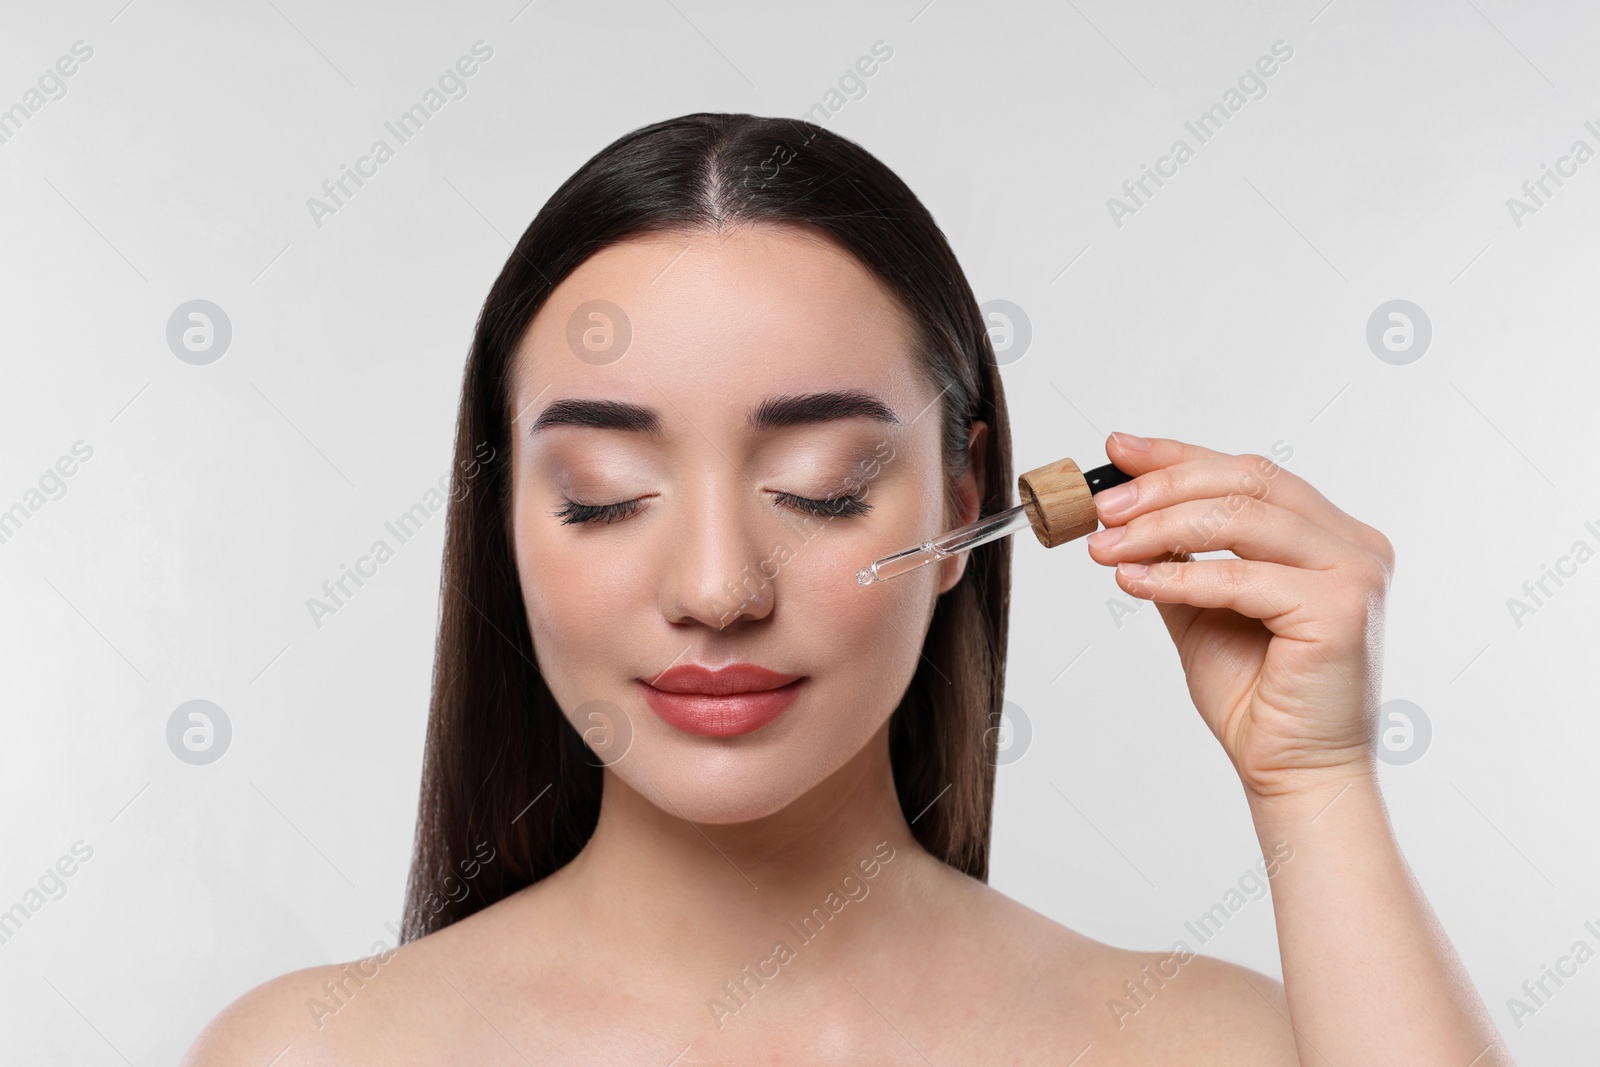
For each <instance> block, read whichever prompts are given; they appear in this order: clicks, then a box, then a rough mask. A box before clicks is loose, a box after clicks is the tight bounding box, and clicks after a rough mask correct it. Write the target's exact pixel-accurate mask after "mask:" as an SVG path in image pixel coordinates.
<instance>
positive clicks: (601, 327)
mask: <svg viewBox="0 0 1600 1067" xmlns="http://www.w3.org/2000/svg"><path fill="white" fill-rule="evenodd" d="M911 334H912V331H911V328H910V324H909V323H908V321H907V319H906V316H905V312H904V310H903V309H902V308H901V306H900V304H899V302H898V301H897V300H896V299H895V297H894V296H893V294H892V293H891V292H890V291H889V289H888V288H887V287H886V286H885V285H884V284H883V283H882V282H880V281H879V280H878V279H877V278H876V277H875V276H874V275H873V274H872V273H871V272H870V271H869V270H867V269H866V268H865V267H864V266H862V265H861V264H860V263H859V262H858V261H857V260H856V259H855V258H854V257H853V256H851V255H850V254H849V253H848V252H846V251H845V250H844V249H842V248H841V247H839V246H838V245H835V244H834V243H833V242H832V241H830V240H828V239H827V238H826V237H823V236H822V235H820V234H815V233H811V232H808V231H801V230H795V229H792V228H787V227H776V226H754V227H752V226H743V227H738V228H735V229H733V230H729V231H725V232H723V233H721V234H713V233H709V232H693V233H663V234H652V235H648V236H642V237H637V238H631V239H629V240H626V241H623V242H619V243H618V244H615V245H611V246H609V247H607V248H605V249H602V250H601V251H600V252H598V253H596V254H595V255H593V256H591V257H590V258H589V259H588V260H586V261H585V262H584V263H582V264H581V265H580V266H579V267H578V268H577V269H576V270H574V271H573V272H572V273H571V274H570V275H569V276H568V277H566V278H565V279H563V280H562V282H561V284H560V285H558V286H557V287H556V288H555V290H554V292H552V293H551V295H550V297H549V299H548V300H546V302H545V304H544V306H543V307H542V308H541V309H540V310H539V313H538V314H537V315H536V316H535V317H534V320H533V322H532V323H531V324H530V326H529V328H528V330H527V332H526V334H525V335H524V337H523V338H522V341H521V344H520V345H519V346H518V349H517V352H516V356H515V364H514V375H515V380H516V382H517V393H518V396H519V400H518V404H517V406H518V409H519V411H521V412H524V413H525V412H526V411H528V410H530V409H531V410H535V411H536V410H538V409H539V408H541V407H543V406H544V405H546V404H548V403H549V402H551V401H552V400H554V399H558V398H561V397H565V396H580V395H581V396H596V397H611V398H615V399H621V400H631V401H634V402H637V403H643V404H648V405H651V406H655V407H662V406H663V405H662V403H661V402H662V398H663V396H666V397H667V398H668V399H669V400H670V401H672V404H671V405H668V406H667V410H668V411H669V412H670V410H671V406H678V405H691V406H693V407H694V408H696V409H697V410H699V411H701V412H703V411H704V410H705V408H706V407H707V406H711V405H714V406H716V407H719V408H725V409H727V410H728V411H730V412H734V413H737V414H738V416H739V418H740V419H741V420H742V419H743V416H744V413H745V412H746V411H747V410H749V409H750V408H752V407H754V406H755V405H757V404H759V403H760V402H761V401H762V400H763V399H765V398H766V397H768V396H770V395H773V394H775V393H794V394H798V393H808V392H818V391H823V390H838V389H849V388H857V389H862V390H866V391H870V392H872V393H875V394H876V395H878V396H881V397H882V398H883V399H884V400H885V401H887V402H888V403H889V404H890V406H891V407H892V408H893V409H894V410H895V411H896V412H897V413H898V414H900V415H901V417H902V421H909V420H910V419H911V418H912V417H914V416H915V415H916V414H917V412H918V411H919V410H920V408H921V407H922V405H923V404H925V403H926V402H927V401H928V400H929V399H932V395H933V390H932V389H931V388H929V387H928V385H927V383H926V382H924V381H923V380H922V378H921V376H920V375H919V374H917V373H916V368H915V366H914V364H913V357H912V355H911V351H910V344H911ZM919 401H920V402H919ZM518 420H519V425H520V426H522V427H523V428H524V429H525V428H526V425H527V422H526V421H524V420H523V419H522V416H521V415H520V414H519V416H518Z"/></svg>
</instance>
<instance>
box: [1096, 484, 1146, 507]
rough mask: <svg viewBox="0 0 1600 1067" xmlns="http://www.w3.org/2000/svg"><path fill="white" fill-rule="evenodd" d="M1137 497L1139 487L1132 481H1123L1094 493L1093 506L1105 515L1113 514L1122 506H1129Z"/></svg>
mask: <svg viewBox="0 0 1600 1067" xmlns="http://www.w3.org/2000/svg"><path fill="white" fill-rule="evenodd" d="M1138 498H1139V487H1138V486H1137V485H1135V484H1134V483H1133V482H1123V483H1122V484H1121V485H1114V486H1112V487H1111V488H1110V489H1102V490H1100V491H1099V492H1098V493H1096V494H1095V495H1094V503H1095V507H1097V508H1099V509H1100V511H1101V512H1102V513H1104V514H1107V515H1112V514H1115V513H1116V512H1119V511H1121V510H1122V509H1123V508H1126V507H1131V506H1132V504H1133V502H1134V501H1135V500H1137V499H1138Z"/></svg>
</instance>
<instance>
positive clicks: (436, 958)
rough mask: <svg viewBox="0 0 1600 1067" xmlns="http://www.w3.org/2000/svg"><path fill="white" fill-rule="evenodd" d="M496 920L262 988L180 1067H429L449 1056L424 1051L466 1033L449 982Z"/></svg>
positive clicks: (468, 923)
mask: <svg viewBox="0 0 1600 1067" xmlns="http://www.w3.org/2000/svg"><path fill="white" fill-rule="evenodd" d="M491 913H495V914H491ZM498 917H499V916H498V913H497V910H496V908H495V907H494V906H491V907H490V908H487V909H485V910H484V911H481V912H478V913H476V914H475V915H471V916H468V917H467V918H465V919H462V920H461V921H459V922H457V923H454V924H452V925H450V926H447V927H445V928H443V929H442V930H439V931H436V932H434V933H432V934H429V935H427V936H425V937H422V938H418V939H417V940H415V941H411V942H407V943H406V944H403V945H400V946H399V947H397V948H383V946H375V947H377V948H380V949H382V950H381V951H378V952H376V953H375V954H374V955H371V956H366V957H363V958H361V959H358V960H352V961H350V962H348V963H342V964H329V965H326V966H319V967H308V968H305V969H303V970H298V971H291V972H290V973H288V974H284V975H280V976H279V977H277V978H273V979H271V980H270V981H267V982H263V983H262V984H260V985H258V986H256V987H255V988H254V989H251V990H249V991H248V992H246V993H244V994H243V995H242V996H240V997H239V998H238V999H236V1000H234V1001H233V1002H232V1003H231V1004H229V1005H228V1006H227V1007H226V1008H224V1009H223V1010H222V1011H221V1012H220V1013H219V1014H218V1015H217V1016H216V1018H214V1019H212V1020H211V1022H210V1023H209V1024H207V1026H206V1027H205V1029H204V1030H202V1031H201V1032H200V1034H199V1036H198V1037H197V1038H196V1039H195V1041H194V1044H193V1045H192V1046H191V1047H190V1049H189V1052H188V1055H187V1056H186V1057H185V1058H184V1060H183V1061H182V1064H181V1067H214V1065H215V1067H222V1065H229V1067H232V1065H235V1064H240V1063H259V1064H267V1063H271V1064H272V1065H273V1067H320V1065H322V1064H344V1065H350V1064H364V1063H382V1064H392V1063H402V1062H412V1061H413V1060H416V1059H418V1058H419V1057H420V1058H421V1060H422V1061H423V1062H426V1061H427V1058H428V1057H429V1056H431V1055H433V1053H435V1052H439V1051H443V1050H442V1049H430V1048H428V1047H427V1044H428V1042H429V1041H430V1040H431V1039H432V1038H439V1039H440V1040H441V1041H443V1040H445V1039H446V1038H447V1037H448V1035H450V1034H451V1033H453V1032H455V1031H457V1030H459V1028H460V1022H461V1020H460V1018H459V1016H460V1015H461V1012H462V1010H464V1006H463V1005H461V1004H459V1003H458V1002H457V1000H456V999H455V998H458V997H459V996H460V995H461V994H460V993H459V989H455V990H453V989H452V986H451V976H452V974H454V973H455V972H456V971H457V970H458V964H459V961H460V960H461V959H463V958H464V957H467V956H470V955H471V954H472V953H473V951H474V950H477V949H481V948H482V941H483V938H484V937H485V933H486V931H485V928H486V927H490V926H492V925H493V924H494V922H495V921H496V920H497V919H498ZM457 1051H460V1049H459V1048H458V1049H457Z"/></svg>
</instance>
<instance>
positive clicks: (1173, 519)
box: [1087, 483, 1361, 570]
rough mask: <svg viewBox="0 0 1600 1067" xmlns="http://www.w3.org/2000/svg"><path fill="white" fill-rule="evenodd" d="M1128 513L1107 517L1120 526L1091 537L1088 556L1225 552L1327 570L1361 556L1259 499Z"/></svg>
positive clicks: (1107, 559)
mask: <svg viewBox="0 0 1600 1067" xmlns="http://www.w3.org/2000/svg"><path fill="white" fill-rule="evenodd" d="M1129 484H1132V483H1129ZM1113 491H1114V490H1106V492H1113ZM1099 495H1101V496H1104V495H1105V493H1101V494H1099ZM1129 513H1130V514H1133V517H1132V518H1131V519H1127V520H1126V521H1124V520H1123V519H1122V518H1121V517H1120V515H1118V516H1116V517H1108V518H1107V519H1106V521H1107V522H1108V523H1110V522H1116V523H1118V525H1115V526H1108V528H1107V529H1104V530H1101V531H1099V532H1098V533H1094V534H1091V535H1090V537H1089V539H1088V541H1087V544H1088V546H1089V555H1090V556H1091V557H1092V558H1093V559H1094V560H1095V561H1096V562H1099V563H1104V564H1107V565H1110V564H1114V563H1120V562H1123V561H1126V560H1144V559H1148V558H1149V557H1151V556H1155V555H1157V554H1159V553H1172V554H1179V553H1189V552H1219V551H1224V550H1226V551H1231V552H1233V553H1235V554H1237V555H1239V556H1242V557H1244V558H1245V559H1255V560H1262V561H1264V562H1267V563H1281V564H1284V565H1285V566H1290V567H1305V568H1307V569H1309V570H1329V569H1332V568H1334V567H1338V566H1341V565H1349V564H1351V563H1354V562H1356V561H1357V560H1358V558H1359V555H1360V553H1361V550H1360V549H1357V548H1356V547H1355V546H1353V545H1351V544H1350V543H1349V542H1348V541H1345V540H1343V539H1342V538H1339V537H1336V536H1334V535H1333V534H1332V533H1330V532H1329V531H1327V530H1326V529H1324V528H1323V527H1321V526H1317V525H1315V524H1313V523H1311V522H1307V521H1306V520H1305V519H1304V518H1302V517H1301V516H1300V515H1298V514H1296V513H1295V512H1292V511H1289V510H1287V509H1285V508H1281V507H1279V506H1278V505H1276V504H1268V503H1265V502H1263V501H1262V500H1260V499H1258V498H1256V497H1249V496H1231V497H1228V498H1226V499H1222V500H1219V499H1215V498H1212V499H1206V500H1185V501H1182V502H1180V503H1175V504H1170V505H1168V506H1166V507H1161V508H1158V509H1157V510H1155V511H1148V512H1145V511H1142V510H1141V508H1139V507H1133V508H1131V509H1129Z"/></svg>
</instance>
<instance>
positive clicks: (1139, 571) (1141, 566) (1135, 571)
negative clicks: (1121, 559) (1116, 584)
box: [1117, 563, 1150, 578]
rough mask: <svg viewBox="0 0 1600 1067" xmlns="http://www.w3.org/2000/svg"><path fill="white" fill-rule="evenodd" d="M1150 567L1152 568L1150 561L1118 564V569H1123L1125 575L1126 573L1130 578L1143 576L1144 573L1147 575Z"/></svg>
mask: <svg viewBox="0 0 1600 1067" xmlns="http://www.w3.org/2000/svg"><path fill="white" fill-rule="evenodd" d="M1149 569H1150V565H1149V564H1148V563H1119V564H1117V570H1119V571H1121V572H1122V573H1123V574H1124V575H1126V576H1127V577H1129V578H1143V577H1144V575H1145V572H1146V571H1148V570H1149Z"/></svg>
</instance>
